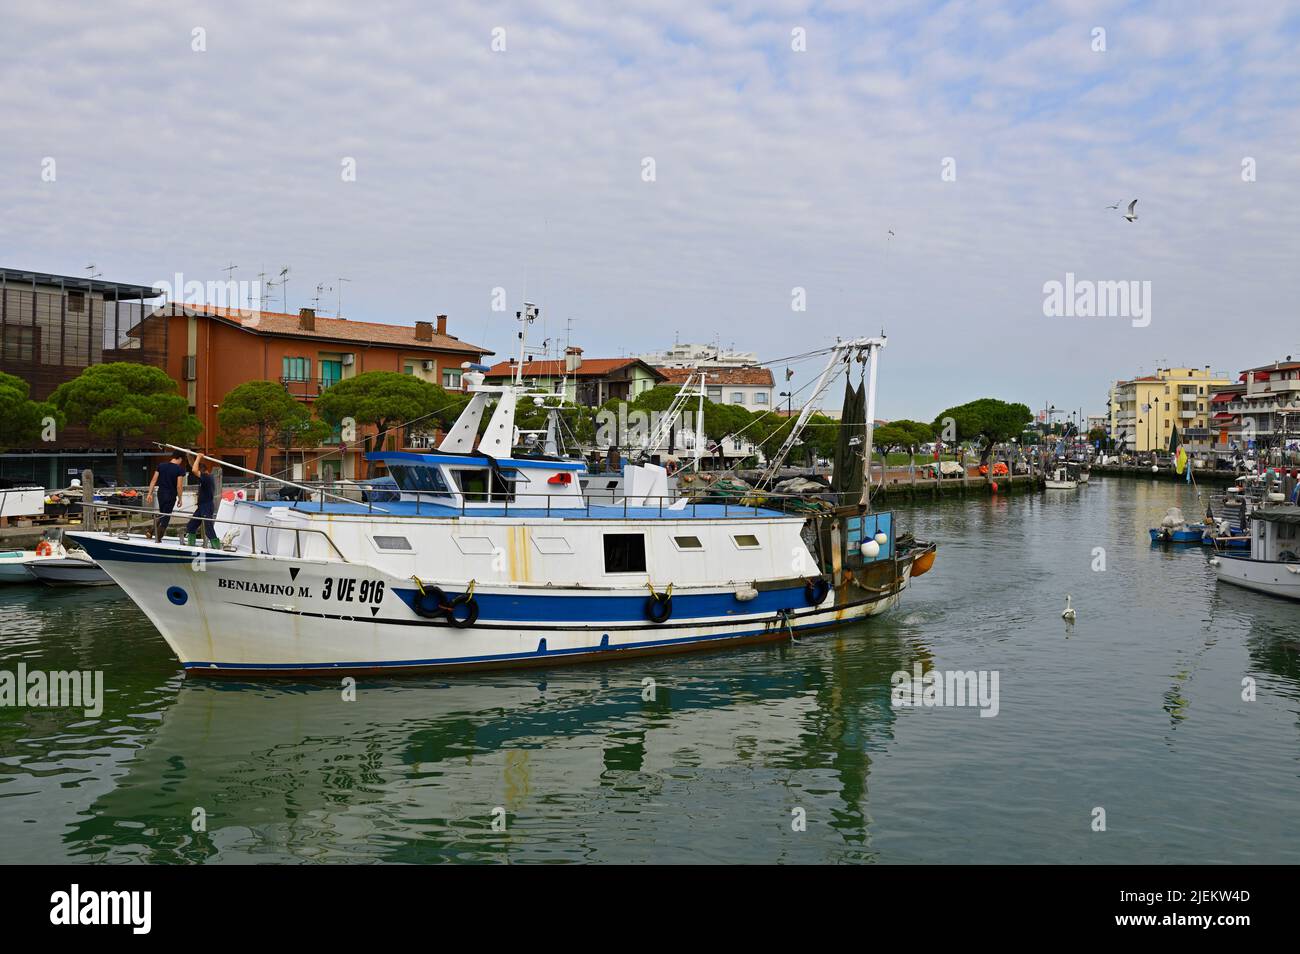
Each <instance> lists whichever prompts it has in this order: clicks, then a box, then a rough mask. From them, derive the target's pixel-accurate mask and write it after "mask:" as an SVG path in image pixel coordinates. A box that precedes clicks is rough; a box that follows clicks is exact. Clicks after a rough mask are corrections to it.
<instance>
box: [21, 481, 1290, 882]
mask: <svg viewBox="0 0 1300 954" xmlns="http://www.w3.org/2000/svg"><path fill="white" fill-rule="evenodd" d="M1180 495H1181V500H1179V497H1180ZM1174 502H1181V503H1182V504H1183V505H1184V506H1185V507H1187V509H1188V511H1189V513H1190V512H1195V508H1194V506H1192V505H1191V502H1190V500H1189V497H1188V491H1187V490H1186V489H1185V488H1182V487H1179V486H1176V485H1171V484H1167V483H1158V484H1157V483H1154V482H1153V483H1149V484H1148V483H1135V482H1129V481H1119V480H1109V481H1095V482H1094V483H1093V484H1092V485H1090V486H1088V487H1086V488H1084V489H1083V490H1081V491H1079V492H1078V493H1077V494H1066V493H1058V494H1056V495H1054V496H1051V497H1047V498H1044V497H1041V496H1040V497H1034V498H1023V497H1018V498H1012V499H999V500H992V501H990V500H984V499H980V500H969V501H952V502H948V503H944V504H941V505H936V506H932V507H928V508H916V509H910V508H901V509H900V514H901V516H902V519H903V524H904V526H906V525H909V524H910V525H911V526H912V527H914V528H915V530H916V532H917V535H918V536H922V537H930V538H934V539H937V540H939V541H940V543H941V549H940V552H939V559H938V562H937V563H936V564H935V568H934V570H933V571H932V572H931V573H930V574H929V575H927V576H925V577H924V578H922V579H920V580H918V581H917V582H916V584H915V586H914V588H913V589H911V590H910V591H909V592H908V594H907V596H906V598H905V602H904V603H903V605H902V606H900V607H899V608H898V609H897V610H895V611H894V612H893V613H892V614H891V615H889V616H886V617H883V618H878V619H876V620H874V621H872V622H870V623H868V624H866V625H864V626H862V627H859V628H857V629H854V630H849V631H845V632H843V633H840V634H837V635H832V636H825V637H818V638H807V639H804V640H803V641H802V642H800V643H798V644H795V645H784V646H780V647H769V648H762V649H753V650H739V651H731V652H723V653H717V654H711V655H706V656H696V657H679V658H676V659H670V660H666V661H657V660H649V661H642V662H637V663H627V664H622V665H611V666H601V667H586V668H583V667H577V668H568V669H564V668H560V669H555V670H551V671H532V672H529V673H525V674H498V675H478V676H465V677H460V678H455V679H449V678H445V677H442V678H436V679H433V678H431V679H419V680H401V681H399V680H393V681H381V680H362V681H360V683H359V690H360V691H359V697H358V699H357V701H356V702H352V703H346V702H343V701H341V696H340V692H339V688H338V685H337V683H305V684H292V685H288V684H239V685H236V684H231V683H225V682H221V683H206V682H201V681H193V680H191V681H188V682H187V681H185V680H183V679H182V678H181V677H180V676H179V674H178V667H177V665H176V664H175V662H174V660H173V659H172V656H171V654H170V652H169V650H168V649H167V647H166V645H165V644H164V643H163V641H162V638H161V637H160V636H158V635H157V633H156V632H155V631H154V629H153V627H152V626H151V625H150V624H149V622H148V621H147V620H146V619H145V618H144V617H143V615H142V614H141V613H140V612H139V611H138V610H136V609H135V607H134V606H133V605H132V604H130V603H129V602H128V601H126V600H125V599H124V598H123V597H122V596H121V595H120V594H119V593H118V592H116V590H115V589H107V590H105V589H100V590H85V591H80V592H57V591H41V590H36V589H33V588H27V587H9V588H5V589H3V590H0V669H8V670H11V671H12V670H14V669H15V667H16V666H17V664H18V663H19V662H20V661H25V662H26V663H27V664H28V666H29V667H33V668H35V667H38V666H39V667H40V668H44V669H51V670H53V669H68V668H79V669H86V668H98V669H102V670H104V671H105V681H106V694H107V701H106V704H105V709H104V713H103V715H102V716H101V717H99V718H95V719H90V718H86V717H85V716H84V715H83V714H82V713H81V712H80V711H79V710H78V711H67V710H36V709H25V710H24V709H13V708H9V709H0V844H2V845H3V850H4V860H5V861H8V862H54V861H86V862H90V861H109V862H123V861H147V862H218V863H222V862H224V863H230V862H256V861H277V862H295V861H314V862H341V861H371V860H373V861H396V862H438V861H448V860H455V861H530V862H538V861H542V862H549V861H604V862H638V861H663V862H687V861H741V862H773V861H782V862H835V861H867V862H923V861H924V862H1013V861H1026V862H1268V861H1272V862H1292V863H1295V862H1300V779H1298V778H1297V774H1298V772H1300V762H1298V757H1300V625H1298V623H1300V607H1297V606H1295V605H1292V604H1287V603H1284V602H1282V601H1279V600H1275V599H1271V598H1269V597H1265V596H1256V595H1253V594H1250V593H1248V592H1246V591H1239V590H1233V589H1231V588H1226V587H1225V588H1216V585H1215V583H1214V580H1213V576H1212V573H1211V571H1210V569H1209V568H1208V567H1207V566H1206V565H1205V562H1204V556H1203V555H1202V554H1201V553H1200V552H1199V551H1196V550H1193V551H1184V552H1163V551H1160V550H1154V549H1152V548H1151V547H1150V545H1149V543H1148V542H1147V539H1146V528H1147V527H1148V526H1149V525H1152V524H1154V523H1156V522H1158V520H1159V517H1160V516H1161V515H1162V514H1163V512H1164V509H1165V508H1166V507H1167V506H1169V505H1170V504H1171V503H1174ZM1095 547H1103V548H1104V549H1105V559H1106V570H1105V571H1104V572H1095V571H1093V569H1092V565H1093V563H1094V560H1095V556H1094V552H1093V551H1094V548H1095ZM1067 592H1068V593H1071V594H1073V596H1074V604H1075V606H1076V607H1077V608H1078V614H1079V617H1078V622H1077V623H1076V624H1075V626H1074V627H1073V629H1067V628H1066V624H1065V623H1064V622H1063V621H1062V620H1061V618H1060V612H1061V609H1062V607H1063V605H1064V602H1065V594H1066V593H1067ZM917 661H920V662H922V663H924V665H925V666H926V668H929V667H930V666H935V667H938V668H940V669H963V670H965V669H977V670H978V669H987V670H997V671H998V672H999V673H1000V690H1001V699H1000V703H1001V711H1000V712H999V714H998V715H997V716H996V717H995V718H980V717H979V715H978V710H977V709H974V708H968V709H913V710H896V709H894V708H892V707H891V706H890V702H889V689H890V684H889V679H890V675H891V673H893V672H894V671H896V670H899V669H910V668H911V666H912V664H913V663H914V662H917ZM647 676H649V677H652V678H653V679H654V680H656V682H657V686H658V688H657V694H656V698H655V700H654V701H649V702H647V701H643V700H642V691H643V690H642V680H643V679H644V678H645V677H647ZM1247 676H1249V677H1252V678H1253V679H1254V680H1255V681H1256V684H1257V692H1258V698H1257V699H1256V701H1254V702H1244V701H1242V698H1241V694H1242V680H1243V678H1245V677H1247ZM1095 806H1101V807H1103V808H1104V809H1105V810H1106V821H1107V831H1105V832H1103V833H1095V832H1092V831H1091V830H1090V823H1091V820H1092V815H1091V813H1092V810H1093V808H1094V807H1095ZM196 807H200V808H202V809H203V810H204V811H205V812H206V813H207V824H208V830H207V832H205V833H200V834H195V833H194V832H192V831H191V813H192V812H193V810H194V809H195V808H196ZM497 807H500V808H504V809H505V811H506V813H507V815H506V817H507V819H508V827H507V830H506V831H505V832H499V831H494V830H493V829H492V819H493V810H494V809H495V808H497ZM795 808H801V809H803V810H804V811H806V814H807V830H806V831H792V829H791V820H792V814H791V812H792V809H795Z"/></svg>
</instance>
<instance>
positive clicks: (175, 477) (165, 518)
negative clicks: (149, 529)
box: [144, 451, 185, 543]
mask: <svg viewBox="0 0 1300 954" xmlns="http://www.w3.org/2000/svg"><path fill="white" fill-rule="evenodd" d="M184 460H185V455H184V454H182V453H181V452H180V451H176V452H175V453H174V454H172V456H171V457H170V458H168V459H167V460H166V461H164V462H163V463H161V464H159V465H158V470H157V471H155V472H154V475H153V478H152V479H151V480H150V481H149V491H148V493H146V494H145V498H144V500H145V506H150V505H151V504H152V503H153V492H154V488H155V487H157V488H158V509H159V510H160V511H161V512H162V515H161V516H159V517H158V518H157V520H156V521H155V526H154V539H155V540H157V541H158V542H159V543H161V542H162V538H163V536H164V535H165V534H166V533H167V524H168V523H170V522H171V519H172V510H173V509H175V507H176V501H177V500H179V499H180V496H181V488H183V487H184V486H185V467H184V463H183V462H184Z"/></svg>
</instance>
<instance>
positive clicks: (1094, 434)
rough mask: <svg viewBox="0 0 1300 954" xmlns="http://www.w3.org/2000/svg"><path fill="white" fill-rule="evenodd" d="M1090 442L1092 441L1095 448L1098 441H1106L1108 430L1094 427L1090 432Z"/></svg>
mask: <svg viewBox="0 0 1300 954" xmlns="http://www.w3.org/2000/svg"><path fill="white" fill-rule="evenodd" d="M1088 440H1089V441H1091V442H1092V443H1093V445H1094V446H1095V445H1096V443H1097V442H1098V441H1103V442H1104V441H1105V440H1106V428H1104V427H1094V428H1093V429H1092V430H1090V431H1089V432H1088Z"/></svg>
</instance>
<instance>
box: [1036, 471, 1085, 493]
mask: <svg viewBox="0 0 1300 954" xmlns="http://www.w3.org/2000/svg"><path fill="white" fill-rule="evenodd" d="M1044 486H1045V487H1046V488H1047V489H1048V490H1078V489H1079V481H1078V480H1076V479H1075V478H1074V477H1071V476H1070V471H1069V470H1068V469H1067V468H1066V467H1057V468H1055V469H1054V470H1053V471H1052V472H1051V473H1049V474H1048V475H1047V479H1046V481H1045V482H1044Z"/></svg>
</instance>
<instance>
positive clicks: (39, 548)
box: [36, 540, 54, 556]
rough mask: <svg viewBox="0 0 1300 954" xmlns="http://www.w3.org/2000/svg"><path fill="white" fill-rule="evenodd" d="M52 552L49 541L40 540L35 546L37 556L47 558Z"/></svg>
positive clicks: (52, 548)
mask: <svg viewBox="0 0 1300 954" xmlns="http://www.w3.org/2000/svg"><path fill="white" fill-rule="evenodd" d="M53 552H54V547H53V546H51V545H50V541H49V540H42V541H41V542H40V543H38V544H36V555H37V556H49V555H50V554H52V553H53Z"/></svg>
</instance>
